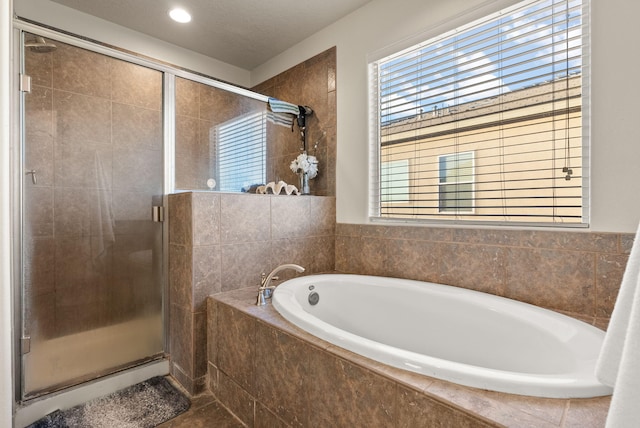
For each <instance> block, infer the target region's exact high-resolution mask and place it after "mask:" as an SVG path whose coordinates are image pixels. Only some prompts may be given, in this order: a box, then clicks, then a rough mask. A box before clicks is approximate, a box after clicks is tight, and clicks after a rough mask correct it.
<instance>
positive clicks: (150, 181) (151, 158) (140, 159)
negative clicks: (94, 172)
mask: <svg viewBox="0 0 640 428" xmlns="http://www.w3.org/2000/svg"><path fill="white" fill-rule="evenodd" d="M162 158H163V153H162V151H159V150H146V149H143V150H115V151H114V152H113V190H114V191H115V190H127V191H133V192H140V193H145V194H154V195H160V194H162V176H163V175H162V171H163V170H162ZM148 202H149V207H151V205H152V201H151V200H149V201H148Z"/></svg>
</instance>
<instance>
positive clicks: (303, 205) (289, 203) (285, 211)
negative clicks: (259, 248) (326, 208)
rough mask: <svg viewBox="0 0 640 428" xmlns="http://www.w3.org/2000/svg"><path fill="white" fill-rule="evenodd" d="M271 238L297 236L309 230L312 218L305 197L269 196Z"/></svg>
mask: <svg viewBox="0 0 640 428" xmlns="http://www.w3.org/2000/svg"><path fill="white" fill-rule="evenodd" d="M269 199H270V201H271V238H272V239H284V238H298V237H301V236H306V235H308V234H309V232H310V223H311V222H312V221H313V220H314V219H313V217H312V215H311V211H310V207H309V205H310V199H311V198H307V197H296V196H280V197H276V196H274V197H271V198H269Z"/></svg>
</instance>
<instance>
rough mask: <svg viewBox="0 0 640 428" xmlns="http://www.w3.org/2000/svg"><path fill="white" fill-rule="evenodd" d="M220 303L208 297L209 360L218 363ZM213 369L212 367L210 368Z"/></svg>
mask: <svg viewBox="0 0 640 428" xmlns="http://www.w3.org/2000/svg"><path fill="white" fill-rule="evenodd" d="M217 308H218V304H217V301H216V300H214V299H212V298H208V299H207V361H208V362H209V363H210V364H213V365H215V366H216V367H217V365H218V335H217V332H218V310H217ZM210 369H211V368H210ZM216 376H217V375H216Z"/></svg>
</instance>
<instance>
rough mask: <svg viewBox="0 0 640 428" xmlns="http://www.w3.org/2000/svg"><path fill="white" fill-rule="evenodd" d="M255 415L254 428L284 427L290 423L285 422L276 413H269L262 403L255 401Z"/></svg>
mask: <svg viewBox="0 0 640 428" xmlns="http://www.w3.org/2000/svg"><path fill="white" fill-rule="evenodd" d="M255 412H256V417H255V422H254V427H255V428H286V427H288V426H290V425H288V424H286V423H285V422H284V421H282V420H281V419H280V418H278V417H277V416H276V415H274V414H273V413H271V412H270V411H269V409H268V408H266V407H265V406H263V405H262V403H260V402H257V401H256V410H255Z"/></svg>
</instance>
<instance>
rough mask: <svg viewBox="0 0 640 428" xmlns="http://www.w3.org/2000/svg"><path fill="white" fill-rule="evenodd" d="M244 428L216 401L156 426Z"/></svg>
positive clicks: (176, 427)
mask: <svg viewBox="0 0 640 428" xmlns="http://www.w3.org/2000/svg"><path fill="white" fill-rule="evenodd" d="M244 426H245V425H244V424H242V423H241V422H240V421H239V420H238V419H236V418H235V417H234V416H233V415H232V414H231V413H230V412H229V411H228V410H227V409H225V408H224V407H223V406H222V405H221V404H220V403H219V402H218V401H216V400H212V401H211V402H210V403H208V404H206V405H204V406H200V407H198V408H195V409H189V410H187V412H186V413H183V414H182V415H180V416H178V417H176V418H174V419H171V420H169V421H167V422H165V423H163V424H160V425H158V427H159V428H209V427H225V428H232V427H237V428H242V427H244Z"/></svg>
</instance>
